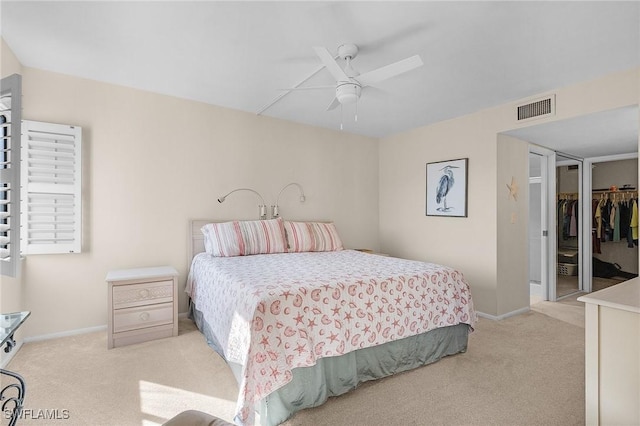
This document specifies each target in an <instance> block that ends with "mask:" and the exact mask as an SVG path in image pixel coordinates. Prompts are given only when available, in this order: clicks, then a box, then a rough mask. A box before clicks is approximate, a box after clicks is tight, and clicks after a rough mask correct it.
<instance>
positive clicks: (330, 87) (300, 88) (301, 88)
mask: <svg viewBox="0 0 640 426" xmlns="http://www.w3.org/2000/svg"><path fill="white" fill-rule="evenodd" d="M335 88H336V86H305V87H289V88H286V89H278V90H282V91H285V92H288V91H292V90H317V89H335Z"/></svg>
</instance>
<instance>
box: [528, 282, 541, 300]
mask: <svg viewBox="0 0 640 426" xmlns="http://www.w3.org/2000/svg"><path fill="white" fill-rule="evenodd" d="M529 295H530V296H537V297H542V284H541V283H539V282H533V281H532V282H530V283H529Z"/></svg>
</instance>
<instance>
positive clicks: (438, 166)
mask: <svg viewBox="0 0 640 426" xmlns="http://www.w3.org/2000/svg"><path fill="white" fill-rule="evenodd" d="M468 168H469V159H468V158H459V159H456V160H448V161H437V162H434V163H427V179H426V200H425V201H426V203H425V204H426V215H427V216H447V217H467V188H468V182H469V180H468V175H467V172H468Z"/></svg>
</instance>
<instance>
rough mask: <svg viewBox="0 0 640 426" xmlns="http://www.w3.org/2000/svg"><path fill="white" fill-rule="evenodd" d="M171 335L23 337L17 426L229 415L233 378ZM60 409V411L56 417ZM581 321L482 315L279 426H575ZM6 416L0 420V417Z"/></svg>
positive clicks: (186, 333)
mask: <svg viewBox="0 0 640 426" xmlns="http://www.w3.org/2000/svg"><path fill="white" fill-rule="evenodd" d="M180 327H181V328H180V335H179V336H178V337H175V338H168V339H162V340H156V341H152V342H146V343H142V344H138V345H132V346H127V347H123V348H117V349H112V350H107V349H106V347H107V339H106V333H105V332H99V333H91V334H85V335H80V336H73V337H66V338H61V339H57V340H50V341H45V342H35V343H28V344H25V345H24V346H23V348H22V349H21V350H20V351H19V352H18V353H17V354H16V357H15V358H14V359H13V360H12V361H11V363H10V364H9V366H8V368H9V369H11V370H14V371H17V372H19V373H21V374H22V375H23V376H24V377H25V379H26V381H27V397H26V413H25V414H27V415H28V416H27V417H29V416H31V417H37V415H38V414H43V413H49V415H50V414H51V413H52V412H53V413H54V414H56V417H58V418H59V419H58V420H55V419H53V420H47V421H43V419H42V418H36V419H29V418H23V419H22V420H21V421H20V422H19V423H18V425H44V424H47V425H49V424H51V425H56V424H59V425H64V426H67V425H69V426H70V425H83V426H84V425H109V426H112V425H121V426H126V425H144V426H146V425H155V424H161V423H162V422H163V421H165V420H166V419H168V418H170V417H171V416H173V415H175V414H177V413H179V412H180V411H182V410H185V409H198V410H202V411H206V412H208V413H211V414H213V415H216V416H218V417H221V418H223V419H225V420H228V421H231V419H232V417H233V411H234V407H235V402H234V401H235V398H236V393H237V390H238V388H237V385H236V384H235V381H234V379H233V376H232V374H231V372H230V370H229V369H228V368H227V367H226V365H225V364H224V362H223V361H222V360H221V359H220V358H219V357H218V356H217V355H216V354H215V353H214V352H213V351H212V350H211V349H210V348H209V347H208V346H207V345H206V343H205V341H204V339H203V337H202V335H201V334H200V333H199V332H198V331H197V329H195V327H194V326H193V324H192V323H191V322H190V321H189V320H186V319H183V320H181V321H180ZM65 417H67V418H66V419H65ZM584 420H585V419H584V329H582V328H580V327H577V326H575V325H572V324H570V323H568V322H565V321H561V320H558V319H554V318H552V317H550V316H548V315H544V314H541V313H539V312H535V311H532V312H530V313H527V314H522V315H519V316H516V317H512V318H508V319H505V320H502V321H498V322H495V321H491V320H486V319H480V321H479V323H478V324H477V327H476V331H475V332H474V333H473V334H472V335H471V336H470V343H469V349H468V351H467V353H464V354H458V355H455V356H451V357H448V358H445V359H443V360H441V361H439V362H437V363H435V364H432V365H429V366H426V367H423V368H420V369H418V370H414V371H412V372H407V373H403V374H399V375H396V376H393V377H389V378H386V379H383V380H379V381H376V382H370V383H366V384H363V385H362V386H360V387H359V388H358V389H356V390H355V391H352V392H350V393H348V394H346V395H343V396H341V397H336V398H330V399H329V401H327V403H326V404H324V405H323V406H321V407H318V408H314V409H308V410H304V411H302V412H300V413H298V414H297V415H296V416H295V417H294V418H292V419H290V420H289V421H288V422H286V424H287V425H290V426H293V425H424V424H429V425H581V424H584ZM3 424H4V423H3Z"/></svg>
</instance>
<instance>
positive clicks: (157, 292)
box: [113, 280, 173, 309]
mask: <svg viewBox="0 0 640 426" xmlns="http://www.w3.org/2000/svg"><path fill="white" fill-rule="evenodd" d="M171 301H173V280H166V281H156V282H148V283H142V284H129V285H120V286H114V287H113V309H122V308H130V307H133V306H142V305H148V304H150V303H164V302H171Z"/></svg>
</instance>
